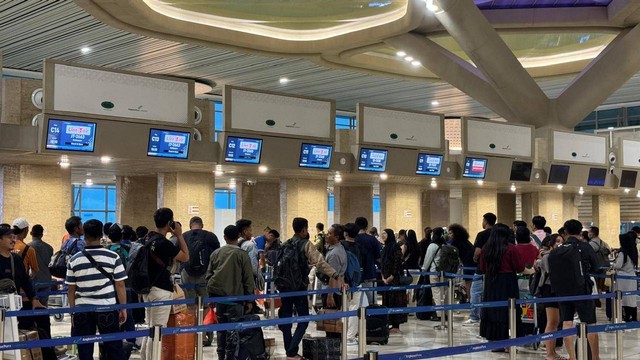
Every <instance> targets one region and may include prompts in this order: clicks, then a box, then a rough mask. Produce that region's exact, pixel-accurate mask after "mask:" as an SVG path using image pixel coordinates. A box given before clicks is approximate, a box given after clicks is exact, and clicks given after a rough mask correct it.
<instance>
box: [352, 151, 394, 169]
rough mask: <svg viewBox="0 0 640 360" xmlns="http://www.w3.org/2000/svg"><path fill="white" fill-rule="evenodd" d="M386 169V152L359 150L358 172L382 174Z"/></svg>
mask: <svg viewBox="0 0 640 360" xmlns="http://www.w3.org/2000/svg"><path fill="white" fill-rule="evenodd" d="M386 168H387V150H378V149H365V148H362V149H360V157H359V159H358V170H360V171H375V172H384V171H385V169H386Z"/></svg>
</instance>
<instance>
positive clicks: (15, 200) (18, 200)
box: [0, 165, 72, 249]
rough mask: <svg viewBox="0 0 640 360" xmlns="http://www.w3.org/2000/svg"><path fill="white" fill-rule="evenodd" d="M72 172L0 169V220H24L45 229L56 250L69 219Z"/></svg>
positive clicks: (26, 167) (29, 167) (19, 167)
mask: <svg viewBox="0 0 640 360" xmlns="http://www.w3.org/2000/svg"><path fill="white" fill-rule="evenodd" d="M71 203H72V201H71V172H70V171H69V169H61V168H60V167H58V166H39V165H4V166H0V218H1V219H2V222H4V223H9V224H11V222H12V221H13V220H14V219H15V218H18V217H24V218H25V219H27V221H28V222H29V224H31V225H32V226H33V225H35V224H40V225H42V226H43V227H44V228H45V236H46V239H47V240H48V241H49V242H50V243H51V246H53V247H54V248H56V249H57V248H59V247H60V243H61V240H62V236H63V235H64V234H66V231H65V229H64V223H65V221H66V220H67V219H68V218H69V217H70V216H71V214H72V208H71Z"/></svg>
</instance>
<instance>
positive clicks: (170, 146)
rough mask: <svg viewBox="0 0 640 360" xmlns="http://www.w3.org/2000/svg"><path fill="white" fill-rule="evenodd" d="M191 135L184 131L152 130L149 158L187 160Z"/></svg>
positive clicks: (148, 150) (148, 151)
mask: <svg viewBox="0 0 640 360" xmlns="http://www.w3.org/2000/svg"><path fill="white" fill-rule="evenodd" d="M190 138H191V134H190V133H188V132H183V131H171V130H160V129H151V130H150V131H149V147H148V149H147V156H154V157H164V158H172V159H186V158H187V156H188V155H189V140H190Z"/></svg>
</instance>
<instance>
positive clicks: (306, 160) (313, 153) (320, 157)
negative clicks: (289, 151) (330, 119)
mask: <svg viewBox="0 0 640 360" xmlns="http://www.w3.org/2000/svg"><path fill="white" fill-rule="evenodd" d="M332 151H333V146H331V145H318V144H302V148H301V149H300V163H299V164H298V165H299V166H300V167H307V168H316V169H328V168H329V166H331V152H332Z"/></svg>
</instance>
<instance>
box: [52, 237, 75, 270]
mask: <svg viewBox="0 0 640 360" xmlns="http://www.w3.org/2000/svg"><path fill="white" fill-rule="evenodd" d="M79 240H80V239H74V240H73V243H72V244H71V246H69V247H68V248H66V249H65V246H64V245H62V248H61V249H60V251H58V252H57V253H55V254H54V255H53V257H52V258H51V261H50V262H49V273H50V274H51V276H55V277H57V278H60V279H64V278H66V277H67V264H68V263H69V260H71V256H73V254H72V253H71V252H72V251H73V249H75V248H76V246H77V245H78V241H79Z"/></svg>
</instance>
